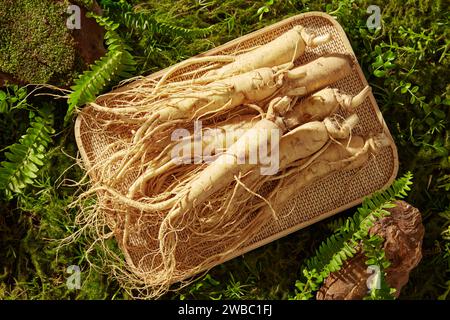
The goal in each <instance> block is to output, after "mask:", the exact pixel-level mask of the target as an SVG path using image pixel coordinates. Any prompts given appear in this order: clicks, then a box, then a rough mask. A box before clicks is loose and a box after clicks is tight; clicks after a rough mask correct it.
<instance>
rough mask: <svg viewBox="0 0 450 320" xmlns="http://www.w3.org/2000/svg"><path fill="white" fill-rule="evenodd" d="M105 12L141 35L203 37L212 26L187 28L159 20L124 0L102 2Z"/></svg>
mask: <svg viewBox="0 0 450 320" xmlns="http://www.w3.org/2000/svg"><path fill="white" fill-rule="evenodd" d="M102 5H103V9H104V10H105V14H106V15H107V16H109V17H112V18H113V19H114V20H115V21H117V22H119V23H120V24H121V25H124V26H125V27H126V28H127V29H129V30H131V31H134V32H138V33H140V34H141V35H142V34H143V33H145V32H149V33H150V34H155V33H158V34H161V35H167V36H181V37H185V38H189V39H192V38H197V37H205V36H207V35H208V34H210V33H211V31H212V28H213V26H211V27H208V28H193V29H187V28H183V27H179V26H176V25H173V24H170V23H168V22H167V21H159V20H157V19H156V18H155V17H154V16H153V15H151V14H149V13H148V12H146V11H135V10H134V8H133V6H132V5H130V4H129V3H127V2H125V1H121V2H113V1H111V0H107V1H103V2H102Z"/></svg>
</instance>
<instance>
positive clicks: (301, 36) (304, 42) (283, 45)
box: [206, 26, 331, 78]
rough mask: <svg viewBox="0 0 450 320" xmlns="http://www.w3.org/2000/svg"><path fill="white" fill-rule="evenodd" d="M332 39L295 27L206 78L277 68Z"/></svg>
mask: <svg viewBox="0 0 450 320" xmlns="http://www.w3.org/2000/svg"><path fill="white" fill-rule="evenodd" d="M330 39H331V35H330V34H329V33H327V34H324V35H321V36H317V35H316V34H315V33H314V32H312V31H311V30H308V29H306V28H304V27H302V26H295V27H293V28H292V29H291V30H289V31H287V32H285V33H283V34H282V35H281V36H279V37H277V38H275V39H274V40H272V41H270V42H269V43H267V44H265V45H262V46H260V47H258V48H256V49H254V50H251V51H249V52H246V53H244V54H241V55H238V56H236V57H235V61H234V62H232V63H229V64H226V65H224V66H223V67H221V68H219V69H216V70H212V71H209V72H208V73H207V74H206V77H211V76H219V77H222V78H224V77H228V76H231V75H234V74H238V73H243V72H247V71H250V70H254V69H258V68H262V67H275V66H279V65H283V64H286V63H290V62H292V61H294V60H296V59H297V58H298V57H300V56H301V55H302V54H303V53H304V52H305V48H306V47H307V46H308V47H316V46H318V45H321V44H324V43H326V42H328V41H329V40H330Z"/></svg>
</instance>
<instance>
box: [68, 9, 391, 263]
mask: <svg viewBox="0 0 450 320" xmlns="http://www.w3.org/2000/svg"><path fill="white" fill-rule="evenodd" d="M295 25H302V26H304V27H307V28H310V29H312V30H314V31H315V32H316V33H318V34H324V33H326V32H329V33H331V35H332V36H333V40H332V41H330V42H329V43H327V44H324V45H320V46H318V47H317V48H309V47H307V48H306V52H305V54H304V55H302V56H301V57H300V58H299V59H297V60H296V61H295V64H296V65H300V64H305V63H307V62H310V61H312V60H314V59H316V58H318V57H319V56H322V55H324V54H329V53H343V54H347V55H350V56H351V57H352V59H353V62H354V68H353V71H352V73H351V74H350V75H349V76H347V77H346V78H344V79H342V80H340V81H338V82H336V83H334V84H333V85H332V87H335V88H338V89H340V90H341V91H342V92H344V93H348V94H352V95H355V94H357V93H358V92H359V91H361V90H362V89H363V88H364V87H365V86H366V85H367V81H366V79H365V77H364V74H363V72H362V70H361V67H360V65H359V64H358V61H357V59H356V57H355V54H354V52H353V50H352V48H351V45H350V43H349V41H348V38H347V36H346V34H345V32H344V30H343V29H342V27H341V26H340V25H339V24H338V23H337V22H336V21H335V20H334V19H333V18H332V17H331V16H329V15H327V14H325V13H322V12H309V13H303V14H300V15H297V16H294V17H291V18H289V19H285V20H283V21H281V22H278V23H275V24H273V25H271V26H268V27H266V28H263V29H261V30H258V31H256V32H253V33H250V34H248V35H245V36H242V37H240V38H238V39H235V40H233V41H230V42H228V43H226V44H224V45H221V46H219V47H216V48H214V49H212V50H209V51H207V52H205V53H202V54H201V55H199V56H207V55H219V54H226V53H228V54H231V53H233V52H236V51H237V50H242V49H246V48H249V47H252V46H255V45H261V44H264V43H267V42H269V41H271V40H273V39H274V38H275V37H277V36H279V35H280V34H282V33H284V32H286V31H287V30H289V29H291V28H292V27H294V26H295ZM195 67H196V66H195V65H194V66H189V67H188V68H186V69H181V70H180V72H185V71H189V70H192V69H194V68H195ZM164 71H165V70H162V71H159V72H157V73H154V74H152V75H150V76H148V78H150V79H154V80H158V79H159V78H160V77H161V76H162V74H163V73H164ZM178 80H179V79H178ZM169 82H170V79H169ZM138 84H139V80H137V81H135V82H133V83H130V84H127V85H126V86H124V87H121V88H118V89H116V90H114V91H112V93H118V92H120V91H121V90H123V88H129V86H135V85H138ZM114 98H115V95H114V94H113V95H111V93H110V94H107V95H103V96H100V97H99V98H98V99H97V103H99V104H100V103H102V104H103V105H109V106H111V105H112V104H114ZM90 112H92V109H91V108H89V107H86V108H84V109H83V111H82V112H81V113H80V115H79V116H78V118H77V120H76V124H75V136H76V141H77V144H78V147H79V151H80V154H81V157H82V160H83V162H84V165H85V166H86V167H87V168H89V167H91V166H92V164H93V163H95V162H96V161H98V160H99V159H98V157H99V155H102V157H107V156H108V153H105V154H103V153H102V151H104V147H105V145H106V144H107V143H108V142H109V141H114V139H117V138H119V137H116V136H115V134H114V132H113V131H111V132H110V133H108V134H102V135H100V134H93V133H92V130H90V129H92V126H95V124H94V123H93V122H92V121H91V120H90V119H92V117H89V116H87V115H89V113H90ZM357 114H358V116H359V118H360V125H359V126H358V127H357V128H356V130H355V134H362V135H364V134H368V133H380V132H384V133H385V134H386V135H387V136H388V137H390V139H391V145H390V146H388V147H384V148H382V149H381V150H380V152H379V153H378V154H377V155H376V156H375V157H372V159H371V160H370V161H369V162H368V163H367V164H366V165H365V166H364V167H362V168H359V169H355V170H350V171H340V172H337V173H334V174H331V175H329V176H327V177H325V178H323V179H320V180H319V181H316V182H315V183H313V184H311V185H309V186H308V187H306V188H304V189H302V190H300V191H299V193H298V194H297V196H296V197H294V198H292V199H291V200H289V201H288V202H286V203H285V204H284V206H283V209H282V210H281V212H280V218H279V219H278V220H273V221H272V222H271V223H269V224H267V225H266V226H265V227H263V228H262V229H261V231H260V232H259V233H258V234H257V235H256V237H254V238H253V239H252V240H251V241H249V242H248V243H247V244H246V245H245V246H243V247H242V248H241V249H240V250H237V251H235V252H234V253H233V254H231V255H228V256H226V257H225V258H224V259H222V260H221V261H217V262H216V263H215V264H213V265H210V267H213V266H214V265H217V264H220V263H223V262H225V261H227V260H229V259H232V258H234V257H237V256H239V255H242V254H244V253H246V252H248V251H250V250H253V249H255V248H258V247H260V246H263V245H265V244H267V243H269V242H272V241H274V240H277V239H279V238H281V237H284V236H286V235H288V234H290V233H292V232H295V231H297V230H299V229H301V228H304V227H306V226H308V225H311V224H313V223H315V222H318V221H320V220H323V219H325V218H327V217H330V216H332V215H334V214H336V213H338V212H341V211H344V210H346V209H348V208H351V207H353V206H355V205H358V204H360V203H361V202H362V200H363V198H364V197H366V196H368V195H370V194H371V193H373V192H374V191H376V190H379V189H383V188H386V187H387V186H389V185H390V184H391V183H392V181H393V180H394V178H395V177H396V175H397V171H398V155H397V149H396V146H395V144H394V142H393V140H392V137H391V135H390V133H389V130H388V128H387V126H386V124H385V122H384V119H383V117H382V115H381V112H380V110H379V108H378V105H377V103H376V101H375V98H374V96H373V95H372V93H371V94H370V96H369V99H366V100H365V102H364V103H363V104H362V105H361V106H359V107H358V108H357ZM343 115H345V114H343ZM90 177H91V179H92V180H94V181H95V172H91V174H90ZM287 212H290V214H289V216H287V215H286V214H285V213H287ZM137 241H138V240H136V242H137ZM128 250H129V252H131V255H130V256H131V259H132V260H133V261H139V260H140V259H141V258H143V257H144V256H145V252H143V251H142V250H137V249H136V251H134V252H133V251H132V250H130V249H128ZM205 250H206V251H205V252H207V248H205Z"/></svg>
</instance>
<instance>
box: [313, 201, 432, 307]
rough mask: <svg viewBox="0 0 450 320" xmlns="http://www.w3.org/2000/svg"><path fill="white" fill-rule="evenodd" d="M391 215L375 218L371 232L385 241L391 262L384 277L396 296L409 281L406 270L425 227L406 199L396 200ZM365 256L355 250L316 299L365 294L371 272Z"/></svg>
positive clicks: (419, 248)
mask: <svg viewBox="0 0 450 320" xmlns="http://www.w3.org/2000/svg"><path fill="white" fill-rule="evenodd" d="M396 205H397V206H396V207H395V208H392V209H389V211H390V213H391V214H390V215H389V216H388V217H385V218H383V219H381V220H380V221H378V222H376V223H375V225H374V226H373V227H372V228H371V229H370V234H372V235H375V234H377V235H379V236H381V237H382V238H383V239H385V241H384V250H385V253H386V258H387V259H388V260H389V261H390V262H391V265H390V266H389V268H387V269H386V274H387V276H386V281H387V283H388V284H389V285H390V286H391V287H392V288H395V289H396V296H397V297H398V295H399V294H400V291H401V288H402V287H403V286H404V285H405V284H406V283H407V282H408V278H409V273H410V272H411V270H412V269H413V268H415V267H416V266H417V265H418V263H419V261H420V259H421V258H422V240H423V235H424V232H425V230H424V227H423V224H422V217H421V214H420V212H419V210H418V209H416V208H414V207H413V206H411V205H410V204H408V203H407V202H405V201H396ZM365 261H366V257H365V256H364V254H363V253H358V254H356V255H355V257H353V258H352V259H350V260H348V261H347V262H346V263H345V264H344V265H343V267H342V268H341V270H339V271H337V272H334V273H332V274H331V275H330V276H329V277H328V278H327V279H325V281H324V284H323V285H322V287H321V288H320V289H319V291H318V292H317V296H316V298H317V299H318V300H358V299H362V298H364V297H365V296H366V295H367V294H368V288H367V284H366V283H367V279H368V278H369V276H370V275H371V272H370V270H368V266H367V265H366V263H365Z"/></svg>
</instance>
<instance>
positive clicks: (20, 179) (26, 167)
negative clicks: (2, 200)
mask: <svg viewBox="0 0 450 320" xmlns="http://www.w3.org/2000/svg"><path fill="white" fill-rule="evenodd" d="M52 125H53V117H52V116H51V114H50V113H48V112H45V111H43V112H41V114H40V116H36V117H34V119H33V120H32V121H31V124H30V127H29V128H28V129H27V132H26V134H25V135H23V136H22V138H21V139H20V140H19V142H18V143H15V144H13V145H11V146H9V147H8V151H7V152H5V158H6V160H5V161H3V162H1V163H0V190H3V191H4V194H5V196H6V198H7V199H8V200H10V199H12V198H13V197H14V195H16V194H20V193H22V191H23V189H25V188H26V187H27V186H28V185H32V184H33V183H34V181H35V179H36V178H37V177H38V176H37V173H38V172H39V169H40V167H42V166H43V165H44V160H45V152H46V150H47V147H48V145H49V144H50V143H51V142H52V139H51V136H50V135H51V134H53V133H54V130H53V128H52Z"/></svg>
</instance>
